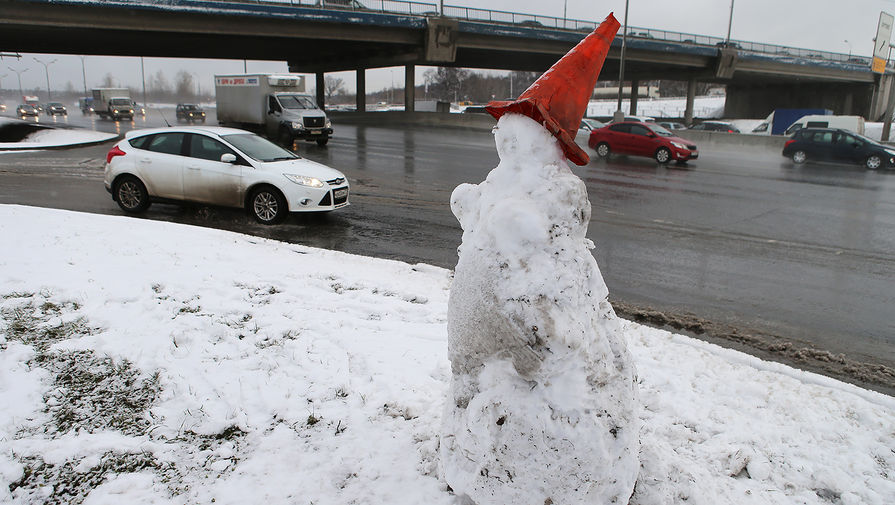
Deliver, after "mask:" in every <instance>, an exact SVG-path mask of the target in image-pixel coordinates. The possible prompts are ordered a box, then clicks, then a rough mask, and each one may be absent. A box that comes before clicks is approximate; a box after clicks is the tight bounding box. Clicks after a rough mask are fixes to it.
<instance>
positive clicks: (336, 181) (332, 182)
mask: <svg viewBox="0 0 895 505" xmlns="http://www.w3.org/2000/svg"><path fill="white" fill-rule="evenodd" d="M343 182H345V178H344V177H339V178H338V179H332V180H329V181H326V183H327V184H329V185H330V186H338V185H339V184H342V183H343Z"/></svg>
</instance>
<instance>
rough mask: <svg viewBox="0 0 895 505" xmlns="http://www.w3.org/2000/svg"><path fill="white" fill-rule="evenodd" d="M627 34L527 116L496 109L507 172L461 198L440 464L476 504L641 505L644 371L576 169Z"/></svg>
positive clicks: (500, 169)
mask: <svg viewBox="0 0 895 505" xmlns="http://www.w3.org/2000/svg"><path fill="white" fill-rule="evenodd" d="M618 28H619V23H618V21H616V20H615V18H614V17H613V16H612V15H611V14H610V16H609V17H608V18H606V20H605V21H604V22H603V23H602V24H601V25H600V26H599V27H598V28H597V29H596V30H595V31H594V32H593V33H591V34H590V35H588V36H587V37H586V38H585V39H584V40H582V42H581V43H579V44H578V45H577V46H576V47H575V48H573V49H572V50H571V51H570V52H569V53H568V54H566V56H564V57H563V58H562V59H560V60H559V61H558V62H557V63H556V64H555V65H554V66H553V67H552V68H550V70H548V71H547V72H546V73H545V74H544V75H543V76H541V78H540V79H538V81H536V82H535V83H534V84H532V85H531V87H529V89H528V90H526V91H525V93H523V94H522V95H521V96H520V97H519V99H518V100H516V101H513V102H492V103H490V104H489V105H488V107H487V109H488V111H489V112H490V113H491V114H492V115H493V116H494V117H495V118H497V119H498V123H497V126H496V127H495V130H494V137H495V143H496V146H497V152H498V154H499V156H500V163H499V164H498V166H497V167H496V168H495V169H494V170H492V171H491V172H490V173H489V174H488V176H487V178H486V179H485V181H483V182H482V183H480V184H477V185H472V184H463V185H460V186H459V187H457V188H456V189H455V190H454V192H453V194H452V196H451V210H452V211H453V213H454V215H455V216H456V217H457V219H458V220H459V221H460V224H461V226H462V228H463V240H462V244H461V246H460V249H459V261H458V263H457V267H456V269H455V276H454V281H453V284H452V286H451V293H450V300H449V303H448V337H449V341H448V355H449V358H450V361H451V372H452V377H451V384H450V390H449V393H448V399H447V401H446V406H445V412H444V417H443V422H442V436H441V446H440V453H441V466H442V468H441V469H442V475H443V476H444V478H445V480H446V482H447V484H448V485H449V486H450V487H451V489H452V490H453V491H454V492H455V493H456V495H457V496H459V497H460V500H461V502H463V503H473V504H476V505H507V504H513V505H528V504H530V505H549V504H557V505H559V504H562V505H577V504H594V505H605V504H613V503H615V504H620V505H623V504H627V503H628V500H629V498H630V497H631V494H632V493H633V489H634V483H635V481H636V478H637V474H638V469H639V467H640V464H639V459H638V452H639V438H638V435H639V424H638V422H639V421H638V415H637V414H638V412H637V410H638V402H637V384H636V376H635V371H634V367H633V364H632V360H631V357H630V355H629V354H628V350H627V347H626V343H625V340H624V334H623V326H622V324H621V323H620V321H619V319H618V318H617V317H616V315H615V313H614V311H613V309H612V307H611V306H610V304H609V302H608V294H609V292H608V289H607V287H606V284H605V282H604V281H603V277H602V275H601V273H600V269H599V267H598V266H597V263H596V261H595V260H594V257H593V255H592V254H591V250H592V249H593V248H594V245H593V243H592V242H591V241H590V240H588V239H587V238H586V237H585V235H586V232H587V225H588V222H589V220H590V208H591V207H590V202H589V201H588V197H587V191H586V188H585V185H584V183H583V182H582V181H581V179H579V178H578V177H577V176H575V175H574V174H573V173H572V171H571V170H570V169H569V166H568V164H567V163H566V160H567V159H568V160H571V161H573V162H575V163H576V164H579V165H584V164H586V163H587V161H588V158H587V155H586V154H585V153H584V152H583V151H582V150H581V149H580V148H579V147H578V146H577V145H575V142H574V140H573V138H574V132H575V131H576V130H577V128H578V124H579V122H580V121H581V118H582V116H583V115H584V111H585V109H586V106H587V101H588V99H589V98H590V93H591V90H592V89H593V87H594V83H595V82H596V80H597V76H598V75H599V72H600V68H601V67H602V65H603V61H604V60H605V57H606V53H607V52H608V49H609V45H610V44H611V42H612V39H613V38H614V36H615V33H616V32H617V30H618ZM570 132H571V133H570Z"/></svg>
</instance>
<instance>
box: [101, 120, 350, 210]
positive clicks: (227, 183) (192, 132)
mask: <svg viewBox="0 0 895 505" xmlns="http://www.w3.org/2000/svg"><path fill="white" fill-rule="evenodd" d="M104 182H105V185H106V190H107V191H109V192H110V193H111V194H112V198H113V199H114V200H115V201H116V202H118V205H119V206H120V207H121V208H122V209H123V210H124V211H125V212H128V213H140V212H143V211H145V210H146V209H147V208H148V207H149V204H150V203H151V202H153V201H161V202H197V203H203V204H209V205H221V206H226V207H244V208H245V209H246V210H247V211H248V212H249V213H250V214H251V215H252V216H253V217H254V218H255V219H256V220H258V222H260V223H263V224H273V223H276V222H279V221H281V220H282V219H283V218H284V217H286V215H287V214H288V213H289V212H308V211H331V210H335V209H338V208H341V207H345V206H347V205H348V189H349V188H348V181H347V180H346V178H345V176H344V175H342V173H341V172H339V171H338V170H335V169H333V168H330V167H328V166H326V165H321V164H320V163H316V162H313V161H310V160H306V159H303V158H301V157H300V156H298V155H296V154H295V153H293V152H291V151H287V150H286V149H283V148H282V147H280V146H278V145H276V144H274V143H272V142H269V141H267V140H265V139H263V138H261V137H259V136H257V135H255V134H254V133H250V132H247V131H244V130H237V129H234V128H221V127H214V126H211V127H204V126H190V127H178V128H170V127H169V128H153V129H146V130H132V131H129V132H128V133H127V135H126V136H125V138H124V140H122V141H120V142H118V143H117V144H115V146H114V147H112V149H111V150H109V153H108V155H106V165H105V178H104Z"/></svg>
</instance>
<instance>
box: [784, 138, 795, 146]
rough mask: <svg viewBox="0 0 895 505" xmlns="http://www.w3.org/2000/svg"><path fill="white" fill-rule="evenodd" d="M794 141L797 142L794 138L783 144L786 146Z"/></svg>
mask: <svg viewBox="0 0 895 505" xmlns="http://www.w3.org/2000/svg"><path fill="white" fill-rule="evenodd" d="M793 142H795V140H794V139H789V140H787V141H786V143H785V144H783V147H786V146H788V145H789V144H792V143H793Z"/></svg>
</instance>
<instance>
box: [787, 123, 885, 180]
mask: <svg viewBox="0 0 895 505" xmlns="http://www.w3.org/2000/svg"><path fill="white" fill-rule="evenodd" d="M783 156H786V157H787V158H791V159H792V161H793V163H799V164H801V163H805V162H806V161H808V160H812V161H834V162H840V163H860V164H862V165H864V166H865V167H867V168H869V169H871V170H874V169H877V168H895V149H892V148H891V147H888V146H884V145H882V144H880V143H879V142H877V141H875V140H872V139H869V138H867V137H865V136H863V135H858V134H857V133H855V132H853V131H849V130H843V129H840V128H803V129H801V130H799V131H797V132H795V133H793V134H792V136H791V137H790V138H789V140H787V141H786V145H784V146H783Z"/></svg>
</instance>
